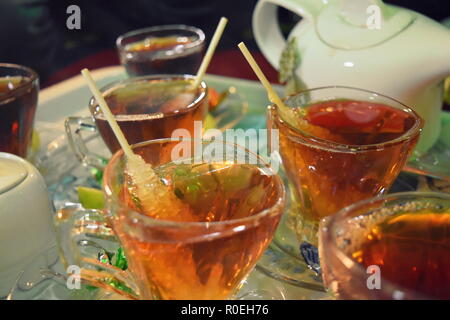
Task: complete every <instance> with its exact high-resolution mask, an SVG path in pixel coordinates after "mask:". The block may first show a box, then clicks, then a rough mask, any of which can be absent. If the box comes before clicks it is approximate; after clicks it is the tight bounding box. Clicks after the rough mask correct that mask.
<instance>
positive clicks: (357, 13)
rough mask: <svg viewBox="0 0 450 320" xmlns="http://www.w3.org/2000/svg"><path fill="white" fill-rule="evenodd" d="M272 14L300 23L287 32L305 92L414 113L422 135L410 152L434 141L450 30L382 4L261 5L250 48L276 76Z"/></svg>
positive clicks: (448, 64)
mask: <svg viewBox="0 0 450 320" xmlns="http://www.w3.org/2000/svg"><path fill="white" fill-rule="evenodd" d="M277 6H281V7H284V8H286V9H288V10H291V11H292V12H294V13H296V14H298V15H299V16H301V17H302V18H303V19H302V20H301V21H300V22H299V23H298V24H297V25H296V26H295V27H294V28H293V30H292V31H291V33H290V35H289V39H292V38H293V37H295V38H296V43H297V52H298V54H299V57H300V59H299V60H300V63H299V65H298V67H297V69H296V70H295V75H296V76H297V77H299V78H300V79H301V80H302V82H303V83H304V84H305V85H306V86H307V87H309V88H311V87H320V86H327V85H346V86H352V87H358V88H364V89H368V90H372V91H376V92H379V93H382V94H385V95H387V96H390V97H392V98H394V99H397V100H399V101H401V102H403V103H405V104H407V105H408V106H411V107H412V108H414V109H415V110H416V111H417V112H418V113H419V114H420V115H421V116H422V117H423V118H424V119H425V127H424V131H423V133H422V137H421V139H420V141H419V144H418V146H417V148H416V150H418V151H419V152H425V151H426V150H428V149H429V148H430V147H431V146H432V145H433V144H434V142H435V141H436V140H437V138H438V137H439V132H440V125H441V123H440V112H441V108H442V99H443V82H444V79H445V77H446V76H447V75H449V74H450V30H449V29H447V28H446V27H444V26H443V25H441V24H439V23H438V22H436V21H434V20H431V19H429V18H427V17H425V16H423V15H421V14H419V13H417V12H414V11H411V10H407V9H403V8H400V7H395V6H391V5H386V4H384V3H383V2H382V1H381V0H260V1H259V2H258V4H257V6H256V7H255V11H254V13H253V31H254V35H255V39H256V42H257V43H258V45H259V47H260V49H261V51H262V52H263V54H264V55H265V57H266V58H267V59H268V60H269V62H270V63H271V64H272V65H273V66H274V67H275V68H277V69H278V67H279V61H280V56H281V53H282V50H283V48H284V47H285V45H286V41H285V39H284V38H283V36H282V34H281V32H280V28H279V26H278V20H277V14H276V13H277Z"/></svg>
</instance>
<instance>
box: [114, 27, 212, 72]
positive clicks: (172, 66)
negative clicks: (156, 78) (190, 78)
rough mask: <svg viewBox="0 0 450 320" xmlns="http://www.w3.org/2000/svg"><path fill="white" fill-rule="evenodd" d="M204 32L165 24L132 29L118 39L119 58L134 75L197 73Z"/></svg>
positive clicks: (193, 28) (202, 49) (202, 48)
mask: <svg viewBox="0 0 450 320" xmlns="http://www.w3.org/2000/svg"><path fill="white" fill-rule="evenodd" d="M204 41H205V35H204V33H203V31H201V30H200V29H198V28H195V27H191V26H185V25H164V26H156V27H150V28H146V29H140V30H135V31H131V32H129V33H126V34H124V35H122V36H120V37H119V38H118V39H117V48H118V51H119V56H120V61H121V63H122V65H123V66H124V67H125V69H126V71H127V73H128V75H129V76H131V77H136V76H144V75H152V74H196V73H197V70H198V68H199V67H200V63H201V59H202V55H203V51H204V46H205V44H204Z"/></svg>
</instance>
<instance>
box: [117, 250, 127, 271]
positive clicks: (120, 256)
mask: <svg viewBox="0 0 450 320" xmlns="http://www.w3.org/2000/svg"><path fill="white" fill-rule="evenodd" d="M115 257H116V261H115V263H114V266H115V267H117V268H119V269H122V270H127V269H128V261H127V257H125V253H124V251H123V249H122V247H120V248H119V249H117V254H116V255H115Z"/></svg>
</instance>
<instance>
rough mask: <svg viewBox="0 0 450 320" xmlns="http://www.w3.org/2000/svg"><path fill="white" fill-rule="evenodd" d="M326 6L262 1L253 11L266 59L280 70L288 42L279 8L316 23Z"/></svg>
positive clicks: (316, 0) (315, 0)
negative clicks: (282, 30) (279, 19)
mask: <svg viewBox="0 0 450 320" xmlns="http://www.w3.org/2000/svg"><path fill="white" fill-rule="evenodd" d="M324 5H325V4H324V3H323V1H321V0H260V1H259V2H258V3H257V5H256V7H255V10H254V11H253V33H254V35H255V40H256V43H257V44H258V46H259V48H260V49H261V51H262V53H263V54H264V56H265V57H266V59H267V60H268V61H269V62H270V63H271V64H272V66H274V67H275V68H276V69H278V64H279V60H280V57H281V52H282V50H283V48H284V47H285V44H286V40H285V39H284V37H283V35H282V34H281V31H280V27H279V25H278V19H277V6H280V7H283V8H285V9H287V10H289V11H292V12H293V13H295V14H297V15H299V16H301V17H303V18H304V19H307V20H309V21H311V22H312V21H314V19H315V17H316V16H317V15H318V13H319V12H320V10H321V9H322V7H323V6H324Z"/></svg>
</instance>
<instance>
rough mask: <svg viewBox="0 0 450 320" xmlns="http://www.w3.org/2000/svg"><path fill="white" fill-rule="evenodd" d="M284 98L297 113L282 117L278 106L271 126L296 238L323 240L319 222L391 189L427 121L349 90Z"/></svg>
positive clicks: (380, 98)
mask: <svg viewBox="0 0 450 320" xmlns="http://www.w3.org/2000/svg"><path fill="white" fill-rule="evenodd" d="M285 103H286V104H287V106H288V107H290V108H292V113H291V117H290V118H289V119H283V118H282V117H281V116H280V114H279V112H278V109H277V107H276V106H272V107H270V108H269V117H268V128H272V129H277V130H278V134H279V149H280V154H281V158H282V162H283V166H284V168H285V171H286V175H287V177H288V179H289V182H290V186H291V188H290V189H291V190H292V191H293V197H294V199H295V201H294V203H295V204H294V206H293V208H294V209H293V210H291V212H290V219H291V222H292V225H293V226H294V229H295V230H296V234H297V238H298V239H299V240H300V241H301V242H303V241H307V242H310V243H312V244H316V243H317V231H318V224H319V221H320V219H322V218H324V217H327V216H329V215H332V214H334V213H335V212H337V211H338V210H340V209H342V208H344V207H346V206H348V205H350V204H352V203H354V202H357V201H359V200H362V199H365V198H370V197H373V196H376V195H380V194H383V193H385V192H387V191H388V189H389V187H390V185H391V184H392V182H393V181H394V180H395V179H396V177H397V175H398V174H399V173H400V171H401V170H402V167H403V166H404V164H405V162H406V161H407V159H408V157H409V155H410V153H411V151H412V150H413V148H414V146H415V144H416V142H417V139H418V137H419V134H420V132H421V129H422V126H423V121H422V119H421V118H420V117H419V116H418V115H417V114H416V113H415V112H414V111H413V110H412V109H410V108H408V107H407V106H405V105H403V104H402V103H400V102H398V101H396V100H393V99H391V98H389V97H386V96H383V95H381V94H378V93H375V92H370V91H366V90H361V89H355V88H348V87H324V88H317V89H311V90H307V91H303V92H300V93H298V94H296V95H293V96H290V97H288V98H287V99H286V100H285Z"/></svg>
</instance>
